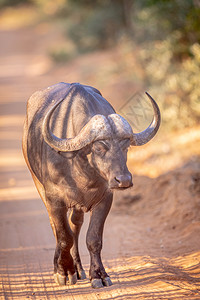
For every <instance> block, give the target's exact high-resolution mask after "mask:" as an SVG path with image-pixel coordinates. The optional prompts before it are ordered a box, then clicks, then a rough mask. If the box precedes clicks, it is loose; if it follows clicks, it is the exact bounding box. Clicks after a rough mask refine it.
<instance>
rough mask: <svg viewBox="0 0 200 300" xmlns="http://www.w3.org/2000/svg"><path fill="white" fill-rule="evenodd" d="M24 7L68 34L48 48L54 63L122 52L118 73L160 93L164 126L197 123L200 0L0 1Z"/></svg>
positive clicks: (0, 5)
mask: <svg viewBox="0 0 200 300" xmlns="http://www.w3.org/2000/svg"><path fill="white" fill-rule="evenodd" d="M22 6H27V7H31V9H32V10H33V11H34V14H35V11H37V13H38V15H39V16H40V21H41V20H42V21H45V22H54V23H55V24H56V26H58V27H59V28H60V30H61V31H62V33H63V35H64V36H65V38H66V41H67V42H66V45H64V46H63V45H61V46H56V47H55V48H52V49H49V55H50V57H51V58H52V60H53V61H54V62H55V63H61V64H63V63H66V64H67V63H68V62H69V61H71V60H72V59H75V58H76V57H78V56H80V55H85V54H86V53H91V52H94V51H102V52H103V51H107V50H108V49H112V51H113V52H115V51H118V53H120V55H119V61H117V62H116V68H114V69H113V70H112V71H111V72H113V76H114V75H116V73H118V74H119V75H121V77H122V78H123V79H124V80H125V81H127V82H131V81H132V82H137V83H139V85H140V86H142V87H143V88H145V89H148V90H150V91H151V93H152V94H153V95H156V97H157V98H158V99H159V104H160V105H161V107H162V110H163V112H164V113H163V125H167V126H163V127H164V128H165V127H166V128H167V130H169V129H170V130H174V129H181V128H185V127H192V126H195V125H197V124H198V121H199V113H200V100H199V99H200V85H199V74H200V17H199V16H200V1H199V0H168V1H166V0H147V1H144V0H109V1H108V0H85V1H84V0H57V1H54V0H0V8H1V11H5V10H6V9H8V8H13V9H14V10H15V9H18V8H20V7H22ZM37 22H39V20H38V19H37ZM111 75H112V74H111ZM103 76H104V79H105V80H106V78H105V76H106V74H104V75H103ZM109 76H110V74H109ZM108 80H109V78H108Z"/></svg>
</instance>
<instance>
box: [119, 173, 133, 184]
mask: <svg viewBox="0 0 200 300" xmlns="http://www.w3.org/2000/svg"><path fill="white" fill-rule="evenodd" d="M115 180H116V181H117V183H118V186H119V187H130V186H132V185H133V183H132V176H131V175H129V174H127V175H119V176H116V177H115Z"/></svg>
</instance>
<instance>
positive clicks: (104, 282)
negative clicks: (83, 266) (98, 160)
mask: <svg viewBox="0 0 200 300" xmlns="http://www.w3.org/2000/svg"><path fill="white" fill-rule="evenodd" d="M112 199H113V195H112V194H109V195H107V197H105V198H104V199H103V200H102V201H101V202H100V203H99V204H98V205H97V206H96V207H95V208H94V209H93V210H92V212H91V216H90V224H89V228H88V232H87V237H86V242H87V247H88V250H89V252H90V271H89V275H90V280H91V284H92V287H93V288H100V287H103V286H110V285H112V281H111V280H110V277H109V276H108V274H107V273H106V271H105V269H104V266H103V263H102V260H101V249H102V235H103V228H104V223H105V220H106V217H107V215H108V213H109V211H110V208H111V204H112Z"/></svg>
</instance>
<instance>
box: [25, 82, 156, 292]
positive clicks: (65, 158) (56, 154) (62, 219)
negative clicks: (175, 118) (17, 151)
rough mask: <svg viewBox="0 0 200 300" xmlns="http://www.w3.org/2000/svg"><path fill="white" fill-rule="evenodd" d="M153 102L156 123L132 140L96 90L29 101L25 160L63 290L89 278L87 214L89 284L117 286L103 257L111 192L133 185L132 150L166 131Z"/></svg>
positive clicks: (46, 93)
mask: <svg viewBox="0 0 200 300" xmlns="http://www.w3.org/2000/svg"><path fill="white" fill-rule="evenodd" d="M147 96H148V97H149V99H150V101H151V103H152V106H153V110H154V118H153V121H152V123H151V124H150V126H149V127H148V128H147V129H145V130H144V131H142V132H140V133H133V131H132V128H131V126H130V125H129V123H128V122H127V121H126V120H125V119H124V118H123V117H121V116H120V115H118V114H116V112H115V110H114V109H113V107H112V106H111V105H110V104H109V103H108V102H107V101H106V100H105V99H104V98H103V97H102V95H101V93H100V92H99V91H98V90H97V89H95V88H93V87H90V86H86V85H81V84H79V83H72V84H69V83H63V82H62V83H58V84H55V85H53V86H51V87H48V88H47V89H45V90H43V91H38V92H36V93H34V94H33V95H32V96H31V98H30V99H29V101H28V104H27V117H26V121H25V125H24V135H23V153H24V157H25V160H26V163H27V165H28V167H29V169H30V172H31V174H32V177H33V180H34V182H35V185H36V187H37V190H38V192H39V194H40V196H41V198H42V200H43V201H44V203H45V206H46V208H47V211H48V214H49V219H50V223H51V226H52V229H53V232H54V235H55V238H56V250H55V256H54V279H55V281H56V282H57V283H58V284H59V285H65V284H66V282H67V281H68V282H69V284H75V283H76V281H77V278H78V279H85V278H86V275H85V272H84V270H83V267H82V264H81V260H80V256H79V250H78V237H79V232H80V229H81V225H82V223H83V215H84V212H88V211H90V224H89V229H88V232H87V238H86V242H87V247H88V250H89V252H90V258H91V264H90V271H89V275H90V280H91V285H92V287H93V288H99V287H102V286H110V285H111V284H112V282H111V280H110V277H109V276H108V274H107V273H106V271H105V269H104V266H103V264H102V261H101V255H100V253H101V249H102V233H103V227H104V222H105V219H106V217H107V215H108V212H109V210H110V207H111V204H112V199H113V190H115V189H121V190H123V189H127V188H129V187H131V186H132V176H131V174H130V172H129V171H128V168H127V166H126V161H127V150H128V147H129V146H140V145H143V144H145V143H147V142H148V141H149V140H151V139H152V138H153V136H154V135H155V134H156V132H157V131H158V128H159V126H160V112H159V108H158V106H157V104H156V102H155V101H154V100H153V99H152V97H151V96H150V95H148V94H147ZM67 212H68V217H67Z"/></svg>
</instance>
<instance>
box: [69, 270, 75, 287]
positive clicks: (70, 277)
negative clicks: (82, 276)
mask: <svg viewBox="0 0 200 300" xmlns="http://www.w3.org/2000/svg"><path fill="white" fill-rule="evenodd" d="M68 278H69V281H68V282H69V284H71V285H72V284H75V283H76V282H77V274H76V272H75V273H74V274H73V275H71V274H68Z"/></svg>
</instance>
